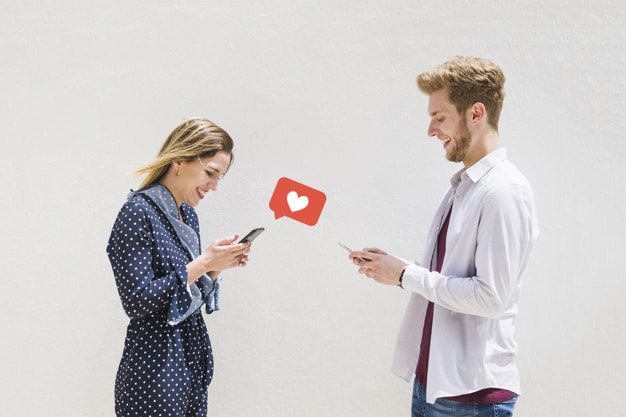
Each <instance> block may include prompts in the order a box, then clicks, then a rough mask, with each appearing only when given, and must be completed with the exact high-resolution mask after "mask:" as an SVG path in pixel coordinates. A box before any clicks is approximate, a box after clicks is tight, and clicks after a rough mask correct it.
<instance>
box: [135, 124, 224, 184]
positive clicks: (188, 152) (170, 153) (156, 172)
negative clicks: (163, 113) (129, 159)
mask: <svg viewBox="0 0 626 417" xmlns="http://www.w3.org/2000/svg"><path fill="white" fill-rule="evenodd" d="M233 147H234V143H233V140H232V139H231V137H230V135H229V134H228V133H227V132H226V131H225V130H224V129H222V128H221V127H219V126H218V125H216V124H215V123H213V122H212V121H210V120H207V119H202V118H199V117H195V118H191V119H187V120H185V121H184V122H182V123H181V124H180V125H178V126H177V127H176V128H175V129H174V130H173V131H172V133H170V135H169V136H168V137H167V139H166V140H165V142H164V143H163V146H161V150H160V151H159V153H158V155H157V157H156V158H155V159H154V161H152V162H151V163H149V164H147V165H144V166H143V167H141V168H139V169H137V170H136V171H135V174H136V175H146V177H145V178H144V180H143V181H142V183H141V185H140V187H139V188H144V187H147V186H148V185H152V184H155V183H157V182H159V181H160V180H161V178H163V176H164V175H165V174H166V173H167V170H168V169H169V168H170V165H171V163H172V162H173V161H176V160H183V161H191V160H195V159H196V158H198V157H200V158H209V157H212V156H213V155H215V154H216V153H217V152H219V151H224V152H227V153H228V154H230V163H229V165H228V167H229V168H230V165H231V164H232V163H233V159H234V155H233Z"/></svg>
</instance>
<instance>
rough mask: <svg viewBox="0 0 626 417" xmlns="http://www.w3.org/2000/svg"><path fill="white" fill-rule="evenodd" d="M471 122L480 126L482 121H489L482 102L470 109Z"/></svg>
mask: <svg viewBox="0 0 626 417" xmlns="http://www.w3.org/2000/svg"><path fill="white" fill-rule="evenodd" d="M468 112H469V120H470V122H471V123H472V124H479V123H480V122H481V121H483V120H485V121H487V109H486V108H485V105H484V104H483V103H481V102H480V101H477V102H476V103H474V104H472V105H471V106H470V108H469V109H468Z"/></svg>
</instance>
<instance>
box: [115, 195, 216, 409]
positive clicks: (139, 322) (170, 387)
mask: <svg viewBox="0 0 626 417" xmlns="http://www.w3.org/2000/svg"><path fill="white" fill-rule="evenodd" d="M161 188H163V187H161ZM165 190H166V189H165ZM166 191H167V190H166ZM168 194H169V192H168ZM169 198H170V199H171V200H172V201H173V198H171V195H169ZM174 204H175V203H174ZM160 206H162V204H159V205H157V203H155V202H154V201H152V200H151V199H149V198H146V197H145V196H144V195H142V194H132V195H131V197H130V198H129V200H128V201H127V202H126V203H125V204H124V206H123V207H122V209H121V210H120V212H119V214H118V216H117V219H116V221H115V224H114V226H113V230H112V231H111V236H110V239H109V243H108V245H107V255H108V257H109V260H110V262H111V266H112V268H113V273H114V275H115V281H116V284H117V289H118V293H119V295H120V298H121V301H122V306H123V308H124V311H125V312H126V314H127V315H128V317H129V318H130V319H131V320H130V323H129V325H128V329H127V333H126V341H125V343H124V352H123V354H122V359H121V361H120V365H119V368H118V372H117V377H116V382H115V410H116V413H117V416H118V417H120V416H124V417H131V416H149V417H159V416H168V417H188V416H194V417H195V416H206V413H207V387H208V385H209V384H210V382H211V379H212V376H213V354H212V351H211V343H210V340H209V335H208V332H207V328H206V325H205V323H204V318H203V316H202V313H201V311H200V310H199V309H198V308H196V309H194V308H192V307H190V305H191V306H193V304H192V302H191V291H190V290H189V289H188V287H187V272H186V269H185V265H186V264H187V263H188V262H189V261H190V260H191V259H190V254H189V248H188V247H187V245H188V243H189V241H194V239H193V238H195V241H196V242H197V245H198V247H199V245H200V241H199V227H198V219H197V215H196V213H195V210H193V208H192V207H190V206H186V207H184V210H183V216H184V223H185V224H186V225H187V226H188V227H187V229H188V233H195V236H187V238H188V239H187V238H186V239H185V241H186V242H183V241H181V239H180V238H179V236H180V232H179V233H177V230H175V228H174V226H173V225H172V222H171V221H170V219H169V218H168V214H167V208H166V210H162V209H160V208H159V207H160ZM174 209H175V210H176V213H178V210H177V208H176V207H175V205H174ZM164 211H165V212H164ZM181 224H182V223H181ZM177 227H178V226H177ZM194 290H195V291H196V292H202V293H203V294H202V297H204V298H205V297H206V294H204V288H203V287H200V288H199V289H198V288H197V287H195V286H194ZM168 317H169V320H168ZM178 320H180V322H178ZM168 321H169V323H168ZM173 322H178V323H177V324H175V325H172V324H171V323H173Z"/></svg>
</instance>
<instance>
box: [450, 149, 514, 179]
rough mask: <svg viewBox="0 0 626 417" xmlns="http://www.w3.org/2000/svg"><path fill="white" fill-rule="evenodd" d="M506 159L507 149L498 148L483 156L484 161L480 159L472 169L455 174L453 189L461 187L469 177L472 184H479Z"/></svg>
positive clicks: (465, 169)
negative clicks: (462, 182) (461, 183)
mask: <svg viewBox="0 0 626 417" xmlns="http://www.w3.org/2000/svg"><path fill="white" fill-rule="evenodd" d="M506 159H507V153H506V148H504V147H501V148H498V149H496V150H495V151H493V152H491V153H488V154H487V155H485V156H483V157H482V159H480V160H479V161H478V162H476V163H475V164H474V165H472V166H471V167H469V168H464V169H462V170H460V171H459V172H457V173H456V174H454V175H453V176H452V179H451V180H450V182H451V183H452V186H453V187H456V186H458V185H459V183H460V182H461V180H462V179H463V178H464V177H467V178H469V179H470V180H471V181H472V182H474V183H477V182H478V181H480V179H481V178H482V177H483V176H485V174H487V173H488V172H489V171H490V170H491V168H493V167H494V166H496V165H497V164H498V163H500V162H502V161H505V160H506Z"/></svg>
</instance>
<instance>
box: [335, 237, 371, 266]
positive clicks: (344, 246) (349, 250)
mask: <svg viewBox="0 0 626 417" xmlns="http://www.w3.org/2000/svg"><path fill="white" fill-rule="evenodd" d="M338 244H339V246H341V247H342V248H344V249H345V250H347V251H348V252H354V251H353V250H352V249H350V248H349V247H348V246H346V245H345V244H344V243H341V242H339V243H338ZM358 259H359V260H360V261H363V262H367V261H370V260H371V259H367V258H361V257H359V258H358Z"/></svg>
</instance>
